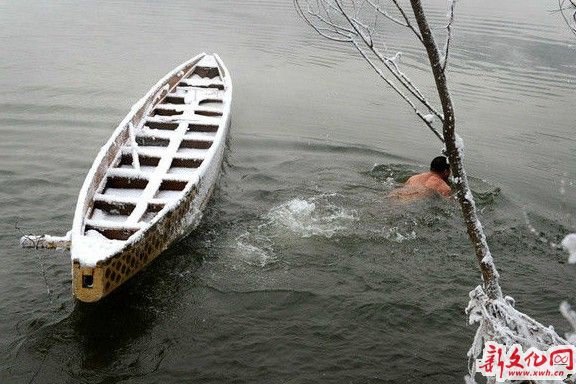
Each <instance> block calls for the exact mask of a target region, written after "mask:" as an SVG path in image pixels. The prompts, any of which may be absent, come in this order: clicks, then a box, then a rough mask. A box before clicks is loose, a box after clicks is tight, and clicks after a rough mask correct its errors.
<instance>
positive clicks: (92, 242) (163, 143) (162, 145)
mask: <svg viewBox="0 0 576 384" xmlns="http://www.w3.org/2000/svg"><path fill="white" fill-rule="evenodd" d="M231 100H232V83H231V79H230V74H229V73H228V70H227V69H226V67H225V66H224V64H223V63H222V61H221V60H220V58H219V57H218V55H216V54H213V55H209V54H205V53H202V54H200V55H198V56H196V57H194V58H193V59H191V60H189V61H187V62H185V63H183V64H182V65H180V66H179V67H177V68H176V69H174V70H173V71H171V72H170V73H168V74H167V75H166V76H165V77H164V78H162V79H161V80H160V81H159V82H158V83H157V84H156V85H155V86H154V87H152V89H150V91H149V92H148V93H147V94H146V96H144V97H143V98H142V99H141V100H140V101H139V102H138V103H137V104H136V105H135V106H134V107H133V108H132V110H131V111H130V113H128V115H127V116H126V117H125V118H124V120H123V121H122V122H121V123H120V125H119V126H118V127H117V128H116V130H115V131H114V133H113V134H112V136H111V138H110V139H109V140H108V142H107V143H106V144H105V145H104V146H103V147H102V149H101V150H100V152H99V153H98V155H97V157H96V159H95V160H94V163H93V165H92V168H91V169H90V172H89V173H88V175H87V177H86V179H85V181H84V185H83V186H82V189H81V191H80V194H79V197H78V203H77V206H76V211H75V215H74V222H73V225H72V230H71V232H70V233H69V241H70V244H69V246H70V251H71V258H72V285H73V293H74V296H75V297H76V298H78V299H79V300H81V301H85V302H94V301H97V300H100V299H101V298H103V297H104V296H106V295H108V294H109V293H110V292H112V291H113V290H114V289H116V288H118V287H119V286H120V285H122V284H123V283H124V282H126V281H127V280H128V279H130V278H131V277H132V276H134V275H135V274H136V273H138V272H139V271H140V270H141V269H142V268H143V267H145V266H146V265H147V264H148V263H150V262H151V261H152V260H153V259H154V258H156V257H157V256H158V255H159V254H160V253H161V252H162V251H164V250H165V249H166V248H167V247H168V246H169V245H170V243H172V242H173V241H175V240H177V239H178V238H180V237H182V236H183V235H185V234H186V233H188V232H189V231H190V230H191V229H193V228H194V227H195V226H196V225H197V224H198V222H199V220H200V217H201V212H202V209H203V208H204V206H205V205H206V203H207V201H208V199H209V197H210V194H211V192H212V190H213V188H214V185H215V183H216V179H217V177H218V174H219V171H220V168H221V165H222V160H223V155H224V148H225V139H226V136H227V132H228V129H229V125H230V105H231ZM42 239H43V241H46V243H47V244H45V245H49V244H48V243H49V241H47V240H46V238H44V237H43V238H42ZM24 243H26V242H25V241H24ZM35 245H36V246H37V245H38V244H35ZM23 246H26V244H23Z"/></svg>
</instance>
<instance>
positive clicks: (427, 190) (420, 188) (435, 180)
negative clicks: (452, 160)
mask: <svg viewBox="0 0 576 384" xmlns="http://www.w3.org/2000/svg"><path fill="white" fill-rule="evenodd" d="M437 159H444V160H437ZM443 162H444V163H443ZM435 163H436V164H435ZM443 164H446V165H443ZM431 169H432V170H431V171H430V172H424V173H420V174H418V175H414V176H412V177H410V178H409V179H408V180H407V181H406V183H405V184H404V186H403V187H401V188H398V189H395V190H394V191H392V192H391V193H390V195H389V196H390V197H392V198H397V199H400V200H404V201H406V200H415V199H417V198H421V197H426V196H431V195H433V194H434V193H439V194H441V195H442V196H445V197H449V196H450V194H451V193H452V188H450V186H449V185H448V183H447V180H448V177H450V168H449V166H448V162H447V160H446V158H444V157H443V156H439V157H437V158H435V159H434V160H433V161H432V165H431Z"/></svg>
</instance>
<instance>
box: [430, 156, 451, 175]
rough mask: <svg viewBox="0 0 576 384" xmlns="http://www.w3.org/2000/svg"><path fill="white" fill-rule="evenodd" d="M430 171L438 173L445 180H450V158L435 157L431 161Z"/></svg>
mask: <svg viewBox="0 0 576 384" xmlns="http://www.w3.org/2000/svg"><path fill="white" fill-rule="evenodd" d="M430 172H434V173H437V174H438V175H440V176H441V177H442V179H444V180H448V178H449V177H450V164H448V159H447V158H446V157H444V156H438V157H435V158H434V160H432V162H431V163H430Z"/></svg>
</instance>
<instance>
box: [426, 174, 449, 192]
mask: <svg viewBox="0 0 576 384" xmlns="http://www.w3.org/2000/svg"><path fill="white" fill-rule="evenodd" d="M426 187H427V188H430V189H433V190H435V191H437V192H439V193H441V194H443V195H444V196H449V195H450V194H451V193H452V188H450V186H449V185H448V184H447V183H446V182H445V181H444V180H442V179H441V178H440V177H437V176H436V177H430V178H429V179H428V180H427V181H426Z"/></svg>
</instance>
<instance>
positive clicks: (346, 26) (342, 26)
mask: <svg viewBox="0 0 576 384" xmlns="http://www.w3.org/2000/svg"><path fill="white" fill-rule="evenodd" d="M357 1H358V2H359V4H357V3H356V2H357ZM392 1H394V0H392ZM294 3H295V5H296V9H297V11H298V13H299V14H300V15H301V17H302V18H303V19H304V20H305V21H306V23H307V24H308V25H310V26H312V28H313V29H314V30H316V32H318V33H319V34H320V35H322V36H324V37H326V38H328V39H330V40H332V41H338V42H347V43H354V39H358V40H360V42H361V43H362V44H363V45H365V46H366V47H367V48H368V50H369V51H370V52H371V53H372V54H373V55H374V56H375V57H376V59H377V60H378V61H379V62H380V63H381V64H382V65H383V66H384V67H385V68H386V69H387V70H388V71H389V72H390V74H391V75H392V77H393V78H394V79H396V81H398V83H399V84H398V85H399V86H400V87H402V88H404V90H405V91H406V92H408V93H409V94H410V95H411V96H412V97H414V98H415V99H416V100H417V101H418V102H419V103H421V104H422V105H424V106H425V108H426V109H427V110H428V112H429V113H431V114H432V115H434V116H435V117H436V118H438V119H439V120H440V121H443V119H444V116H443V114H442V113H441V112H440V111H439V109H438V108H436V107H434V106H433V105H432V103H431V102H430V101H429V100H428V99H427V98H426V97H425V96H424V94H423V93H422V92H421V91H420V90H419V89H418V87H416V85H415V84H414V83H413V82H412V80H411V79H410V78H409V77H408V76H407V75H406V74H405V73H404V72H403V71H402V70H401V69H400V67H399V65H398V60H397V59H398V58H399V57H400V54H399V53H396V55H394V56H393V57H387V56H386V55H384V54H383V53H382V52H381V51H380V49H379V48H377V47H376V44H375V41H374V37H373V36H374V33H375V31H376V29H375V26H376V25H377V24H376V17H377V16H378V15H382V14H384V13H383V11H382V10H381V8H380V7H379V4H376V3H374V0H351V7H350V8H348V7H346V6H345V4H344V3H343V2H342V0H315V1H314V0H307V1H305V4H306V9H304V7H302V5H301V4H300V1H299V0H294ZM365 4H368V5H369V8H367V6H366V5H365ZM395 4H396V7H397V8H398V10H399V12H401V15H403V16H402V17H403V18H404V20H405V21H406V23H402V22H401V23H402V25H403V26H409V28H410V29H411V30H413V31H414V32H415V33H416V35H417V36H418V38H419V40H420V41H421V36H420V34H419V33H418V32H417V31H416V29H415V28H414V27H413V26H412V25H411V24H410V20H409V18H408V16H407V14H406V13H405V12H404V10H403V9H402V7H401V6H400V5H399V4H398V3H397V2H396V3H395ZM376 9H380V11H378V10H376ZM362 10H366V11H372V12H373V13H374V17H375V22H374V27H372V26H371V24H370V22H365V21H363V20H362V19H361V16H362V14H361V12H362ZM350 12H351V14H350ZM397 21H399V20H397ZM362 53H363V54H366V52H362ZM363 57H368V56H365V55H363ZM370 65H371V66H373V67H376V68H378V66H376V65H375V63H374V62H373V61H372V62H370ZM378 74H379V76H380V77H382V78H383V79H385V80H387V83H388V80H391V79H388V77H387V76H386V75H385V74H384V73H383V72H382V71H378ZM395 87H396V85H395ZM399 94H401V95H402V96H401V97H402V98H403V99H404V100H406V101H408V100H409V99H408V98H407V95H406V94H404V93H403V92H400V93H399ZM409 104H410V106H411V107H412V108H413V109H414V110H415V111H418V113H419V114H420V115H419V117H420V118H421V119H422V117H423V116H424V114H423V113H421V112H420V111H419V109H418V108H416V107H415V105H414V103H413V102H412V101H411V100H410V102H409ZM417 115H418V114H417ZM423 121H424V122H425V124H426V125H427V126H428V127H429V128H430V127H431V125H432V121H433V119H432V118H431V117H429V115H427V118H426V119H423ZM433 132H434V134H435V135H436V136H437V137H438V138H439V139H441V140H442V136H441V134H439V131H438V130H436V129H434V130H433Z"/></svg>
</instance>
